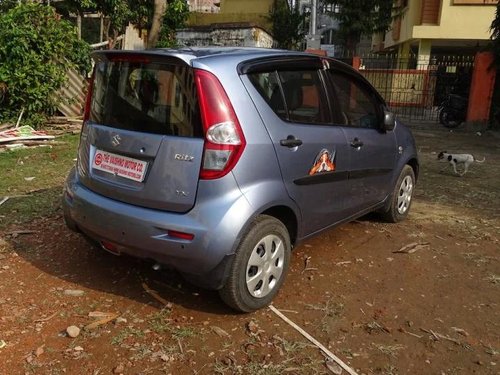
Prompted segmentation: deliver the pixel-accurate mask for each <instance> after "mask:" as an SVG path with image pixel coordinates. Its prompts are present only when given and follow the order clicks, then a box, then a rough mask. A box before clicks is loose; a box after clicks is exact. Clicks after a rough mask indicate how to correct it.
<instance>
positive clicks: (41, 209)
mask: <svg viewBox="0 0 500 375" xmlns="http://www.w3.org/2000/svg"><path fill="white" fill-rule="evenodd" d="M58 141H60V142H64V143H63V144H57V145H54V146H52V147H51V148H49V147H37V148H26V149H19V150H15V151H8V152H4V153H2V154H0V155H1V156H0V171H1V176H8V178H5V177H2V178H0V199H2V198H3V197H9V199H8V200H7V201H6V202H5V203H3V204H2V205H1V206H0V230H4V229H6V228H7V227H9V226H10V225H12V224H23V223H26V222H29V221H30V220H32V219H33V218H35V217H40V216H47V215H51V214H53V213H54V212H55V211H56V210H57V209H58V208H59V205H60V199H61V198H60V197H61V191H62V186H63V183H64V180H65V178H66V176H67V174H68V172H69V170H70V169H71V168H72V167H73V165H74V164H75V162H74V160H73V159H74V158H75V157H76V152H77V147H78V135H67V136H63V137H61V138H58ZM33 177H34V178H33ZM25 178H33V179H32V180H30V181H27V180H25Z"/></svg>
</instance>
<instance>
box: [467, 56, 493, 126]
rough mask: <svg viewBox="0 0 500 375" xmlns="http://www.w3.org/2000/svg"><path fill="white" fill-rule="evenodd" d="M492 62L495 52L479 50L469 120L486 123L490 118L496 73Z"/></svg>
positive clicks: (474, 72)
mask: <svg viewBox="0 0 500 375" xmlns="http://www.w3.org/2000/svg"><path fill="white" fill-rule="evenodd" d="M492 64H493V54H492V53H491V52H478V53H477V54H476V57H475V59H474V70H473V71H472V82H471V86H470V92H469V108H468V110H467V121H469V122H482V123H485V122H487V121H488V119H489V116H490V108H491V99H492V97H493V88H494V87H495V75H496V70H495V69H494V68H492V66H493V65H492Z"/></svg>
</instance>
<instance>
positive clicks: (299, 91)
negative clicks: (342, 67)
mask: <svg viewBox="0 0 500 375" xmlns="http://www.w3.org/2000/svg"><path fill="white" fill-rule="evenodd" d="M250 81H251V82H252V83H253V85H254V86H255V88H256V89H257V90H258V91H259V93H260V94H261V95H262V97H263V98H264V99H265V100H266V102H267V103H268V104H269V106H270V107H271V108H272V110H273V111H274V113H276V114H277V115H278V116H279V117H280V118H281V119H282V120H286V121H290V122H294V123H305V124H327V123H329V122H330V111H329V108H328V103H327V102H326V96H325V93H324V88H323V84H322V81H321V79H320V77H319V74H318V72H317V71H316V70H310V71H308V70H303V71H279V72H267V73H254V74H250Z"/></svg>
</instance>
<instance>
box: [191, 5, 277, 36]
mask: <svg viewBox="0 0 500 375" xmlns="http://www.w3.org/2000/svg"><path fill="white" fill-rule="evenodd" d="M282 1H284V0H282ZM272 4H273V0H221V3H220V12H219V13H196V12H192V13H191V14H190V15H189V19H188V21H187V25H188V26H190V27H192V26H208V25H211V24H214V23H240V22H247V23H253V24H256V25H258V26H259V27H262V28H264V29H266V30H271V26H272V25H271V22H270V21H269V19H268V17H269V11H270V10H271V6H272Z"/></svg>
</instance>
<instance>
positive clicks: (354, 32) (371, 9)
mask: <svg viewBox="0 0 500 375" xmlns="http://www.w3.org/2000/svg"><path fill="white" fill-rule="evenodd" d="M324 4H326V5H328V4H331V5H332V6H334V7H338V9H339V12H334V13H333V16H334V17H335V18H337V20H338V21H339V24H340V29H339V36H340V38H341V39H342V40H343V41H344V43H345V46H346V48H347V50H348V51H349V52H351V53H354V52H355V50H356V46H357V44H358V43H359V41H360V39H361V37H362V36H363V35H372V34H373V33H377V32H386V31H387V30H388V29H389V26H390V24H391V21H392V18H393V14H394V13H395V11H397V9H398V7H397V6H394V1H393V0H324Z"/></svg>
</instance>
